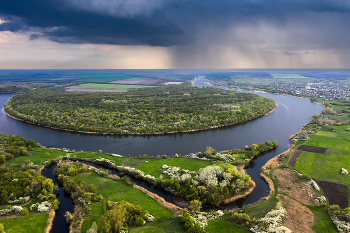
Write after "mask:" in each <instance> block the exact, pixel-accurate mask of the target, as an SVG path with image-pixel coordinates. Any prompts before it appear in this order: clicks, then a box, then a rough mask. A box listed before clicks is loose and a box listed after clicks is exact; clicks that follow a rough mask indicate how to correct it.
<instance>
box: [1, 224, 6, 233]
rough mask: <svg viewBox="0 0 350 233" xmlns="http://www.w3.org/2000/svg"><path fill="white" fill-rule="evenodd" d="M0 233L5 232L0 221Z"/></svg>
mask: <svg viewBox="0 0 350 233" xmlns="http://www.w3.org/2000/svg"><path fill="white" fill-rule="evenodd" d="M0 233H5V227H4V225H3V224H2V223H0Z"/></svg>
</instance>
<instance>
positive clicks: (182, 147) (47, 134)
mask: <svg viewBox="0 0 350 233" xmlns="http://www.w3.org/2000/svg"><path fill="white" fill-rule="evenodd" d="M194 84H195V85H203V86H212V85H210V84H209V83H206V82H205V80H204V79H202V78H197V79H196V81H195V82H194ZM256 94H259V95H262V96H265V97H268V98H272V99H274V100H275V101H276V102H277V107H276V109H275V111H274V112H272V113H271V114H268V115H266V116H263V117H260V118H258V119H255V120H253V121H250V122H246V123H243V124H239V125H234V126H229V127H224V128H219V129H212V130H207V131H198V132H191V133H180V134H166V135H155V136H150V135H148V136H107V135H103V136H102V135H91V134H81V133H72V132H66V131H60V130H53V129H49V128H45V127H41V126H35V125H31V124H27V123H24V122H21V121H17V120H14V119H12V118H10V117H8V116H7V115H6V114H5V113H4V109H3V106H4V104H5V102H6V101H7V99H8V98H10V97H11V96H12V95H14V93H12V94H0V106H2V108H1V111H0V132H4V133H7V134H14V135H20V136H22V137H25V138H27V139H34V140H35V141H36V142H39V143H40V144H41V145H43V146H46V147H59V148H63V147H66V148H69V149H75V150H85V151H98V150H102V151H103V152H108V153H117V154H121V155H128V154H130V155H131V156H138V155H143V154H147V155H149V156H151V155H154V156H155V155H159V154H166V155H168V156H170V155H174V154H175V153H178V154H182V155H185V154H189V153H191V152H198V151H205V149H206V147H207V146H211V147H213V148H214V149H216V150H219V151H221V150H228V149H233V148H241V147H244V146H245V145H250V144H252V143H257V144H258V143H263V142H266V141H272V140H277V144H278V147H277V149H276V150H273V151H270V152H268V153H265V154H264V155H262V156H259V157H258V158H256V159H254V160H253V161H251V163H250V165H249V166H248V168H247V169H246V171H247V173H248V174H249V175H250V176H251V177H252V179H253V180H254V181H255V183H256V188H255V189H254V191H253V192H252V193H251V194H250V195H249V196H248V197H246V198H245V199H241V200H239V201H238V202H237V203H236V204H237V205H239V206H241V205H246V204H250V203H253V202H256V201H258V200H259V199H260V198H261V197H265V196H267V195H268V192H269V188H268V186H267V184H266V183H265V182H264V181H263V180H262V179H261V178H260V177H259V174H260V168H261V167H262V166H263V165H264V164H265V163H266V162H267V161H268V160H269V159H271V158H273V157H275V156H276V155H278V154H280V153H282V152H284V151H286V150H287V149H288V147H289V146H290V142H289V136H290V135H292V134H294V133H296V132H298V131H299V130H300V128H301V127H302V126H303V125H304V124H305V123H307V122H308V121H309V116H311V115H314V114H315V113H320V112H321V111H322V110H323V107H322V106H320V105H318V104H314V103H311V102H310V101H308V100H305V99H301V98H295V97H291V96H283V95H273V94H269V93H256ZM60 211H61V210H60Z"/></svg>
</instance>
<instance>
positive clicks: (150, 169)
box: [7, 148, 212, 177]
mask: <svg viewBox="0 0 350 233" xmlns="http://www.w3.org/2000/svg"><path fill="white" fill-rule="evenodd" d="M46 152H49V153H50V155H49V157H47V156H46ZM30 154H31V155H29V156H20V157H17V158H14V159H12V160H11V161H8V162H7V164H8V165H19V164H23V163H24V161H25V160H30V161H32V162H33V163H34V164H40V163H41V162H42V161H47V160H50V159H55V158H57V157H58V156H65V155H67V154H69V155H70V156H71V157H73V158H90V159H92V158H99V157H102V158H106V159H109V160H112V161H114V162H115V165H117V166H121V165H124V166H128V167H136V168H137V169H139V170H141V171H143V172H144V173H146V174H150V175H152V176H155V177H159V176H160V175H161V174H162V172H163V171H164V169H162V168H161V167H162V166H163V165H165V164H166V165H168V166H177V167H180V168H181V169H186V170H190V171H198V170H199V169H200V168H204V167H206V166H208V165H211V164H212V162H210V161H203V160H198V159H188V158H182V157H181V158H167V159H161V160H157V159H150V158H148V159H138V158H126V157H114V156H110V155H106V154H100V153H96V152H75V153H65V152H63V151H61V150H58V149H48V148H34V150H33V151H31V152H30ZM146 161H147V162H146Z"/></svg>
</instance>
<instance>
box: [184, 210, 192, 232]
mask: <svg viewBox="0 0 350 233" xmlns="http://www.w3.org/2000/svg"><path fill="white" fill-rule="evenodd" d="M181 221H182V222H183V224H184V227H185V229H186V230H187V229H189V228H190V227H192V226H193V222H194V220H193V218H192V217H191V215H190V214H189V213H186V214H184V215H183V216H182V218H181Z"/></svg>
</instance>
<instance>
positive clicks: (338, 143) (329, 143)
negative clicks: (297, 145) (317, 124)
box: [305, 125, 350, 151]
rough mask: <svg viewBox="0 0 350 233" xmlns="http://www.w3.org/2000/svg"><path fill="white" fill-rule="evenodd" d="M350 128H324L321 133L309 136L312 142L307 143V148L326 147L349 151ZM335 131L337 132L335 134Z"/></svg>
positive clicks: (345, 126)
mask: <svg viewBox="0 0 350 233" xmlns="http://www.w3.org/2000/svg"><path fill="white" fill-rule="evenodd" d="M348 128H350V127H349V126H347V125H344V126H322V127H321V131H318V132H317V133H315V134H311V135H309V137H310V138H311V140H310V141H307V142H306V143H305V145H306V146H316V147H326V148H331V149H335V150H342V151H348V150H350V148H349V145H350V131H346V129H348ZM332 129H334V130H335V131H336V132H333V131H332Z"/></svg>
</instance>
